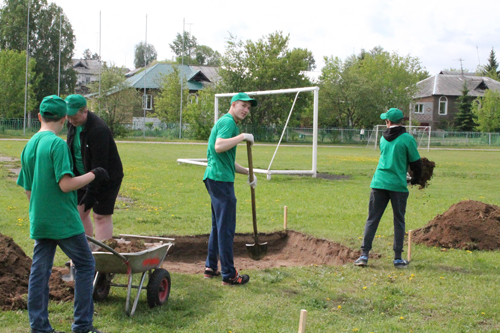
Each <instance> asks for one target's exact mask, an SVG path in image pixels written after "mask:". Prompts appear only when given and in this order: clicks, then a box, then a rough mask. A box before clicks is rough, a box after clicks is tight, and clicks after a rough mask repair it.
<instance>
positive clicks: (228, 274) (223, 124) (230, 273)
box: [203, 93, 257, 285]
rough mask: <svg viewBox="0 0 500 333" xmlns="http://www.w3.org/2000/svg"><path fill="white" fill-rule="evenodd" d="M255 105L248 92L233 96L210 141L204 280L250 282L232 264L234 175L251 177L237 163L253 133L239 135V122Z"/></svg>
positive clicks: (234, 218)
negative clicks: (219, 278) (209, 223)
mask: <svg viewBox="0 0 500 333" xmlns="http://www.w3.org/2000/svg"><path fill="white" fill-rule="evenodd" d="M256 105H257V101H256V100H255V99H253V98H250V97H249V96H248V95H247V94H245V93H238V94H236V95H234V96H233V98H232V99H231V107H230V109H229V112H228V113H227V114H225V115H224V116H222V117H221V118H220V119H219V120H218V121H217V123H216V124H215V125H214V127H213V128H212V132H211V134H210V138H209V139H208V149H207V160H208V161H207V169H206V170H205V175H204V176H203V182H204V183H205V187H206V188H207V191H208V194H209V195H210V199H211V206H212V229H211V232H210V238H209V240H208V255H207V260H206V263H205V274H204V277H205V278H207V279H210V278H213V277H216V276H220V275H221V273H222V285H241V284H245V283H247V282H248V281H249V280H250V277H249V276H248V275H247V274H239V273H238V272H237V271H236V269H235V268H234V262H233V241H234V233H235V230H236V196H235V195H234V176H235V172H237V173H241V174H244V175H249V171H248V169H246V168H244V167H242V166H241V165H239V164H238V163H236V146H237V145H238V143H240V142H242V141H247V142H251V143H252V144H253V141H254V139H253V135H252V134H249V133H242V134H240V133H239V130H238V127H236V123H237V122H239V121H242V120H243V119H245V117H246V116H247V115H248V113H250V108H251V107H252V106H256ZM249 183H250V182H249ZM256 185H257V178H256V177H255V175H253V182H251V183H250V186H252V187H253V188H255V186H256ZM217 257H219V259H220V265H221V271H220V272H219V271H218V269H217Z"/></svg>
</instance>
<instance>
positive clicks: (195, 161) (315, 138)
mask: <svg viewBox="0 0 500 333" xmlns="http://www.w3.org/2000/svg"><path fill="white" fill-rule="evenodd" d="M318 92H319V87H306V88H291V89H280V90H265V91H252V92H247V94H248V95H249V96H262V95H276V94H293V93H295V99H294V101H293V104H292V107H291V109H290V112H289V114H288V118H287V120H286V123H285V126H284V127H283V132H282V133H281V136H280V139H279V141H278V144H277V145H276V149H275V151H274V154H273V157H272V158H271V161H270V162H269V167H268V168H267V170H266V169H254V172H255V173H261V174H266V175H267V179H268V180H270V179H271V176H272V175H273V174H276V175H311V176H312V177H316V173H317V164H318ZM300 93H313V94H314V98H313V100H314V102H313V103H314V105H313V140H312V158H311V159H312V165H311V169H306V170H278V169H273V168H272V165H273V162H274V158H275V157H276V153H277V152H278V149H279V147H280V145H281V141H282V140H283V136H284V134H285V133H286V129H287V126H288V122H289V120H290V117H291V115H292V112H293V108H294V106H295V102H296V101H297V98H298V96H299V94H300ZM236 94H237V93H223V94H215V107H214V123H216V122H217V120H218V119H219V99H220V98H224V97H233V96H234V95H236ZM177 163H179V164H181V163H186V164H194V165H201V166H206V165H207V160H206V158H205V159H200V158H197V159H193V158H180V159H178V160H177Z"/></svg>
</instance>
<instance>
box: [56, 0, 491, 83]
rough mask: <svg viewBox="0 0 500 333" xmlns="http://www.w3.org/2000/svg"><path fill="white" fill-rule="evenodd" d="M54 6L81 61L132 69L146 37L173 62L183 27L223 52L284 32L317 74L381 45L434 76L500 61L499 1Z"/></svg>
mask: <svg viewBox="0 0 500 333" xmlns="http://www.w3.org/2000/svg"><path fill="white" fill-rule="evenodd" d="M48 2H51V0H48ZM52 2H54V3H56V4H57V5H58V6H60V7H61V8H62V9H63V12H64V14H65V15H66V16H67V18H68V19H69V21H70V22H71V24H72V26H73V30H74V34H75V36H76V46H75V54H74V58H81V57H83V56H82V54H83V51H84V50H85V49H90V50H91V52H92V53H99V46H100V54H101V57H102V59H103V60H104V61H106V62H107V63H108V64H109V63H113V64H115V65H117V66H125V67H128V68H130V69H133V68H134V51H135V46H136V45H137V44H138V43H140V42H144V41H145V40H146V38H147V43H148V44H152V45H153V46H154V47H155V49H156V51H157V53H158V60H172V59H173V57H174V53H173V52H172V51H171V49H170V46H169V44H172V42H173V41H174V39H175V37H176V35H177V34H178V33H182V31H183V29H184V30H185V31H187V32H190V33H191V34H192V35H193V36H194V37H196V39H197V41H198V44H199V45H207V46H210V47H211V48H212V49H214V50H217V51H219V52H220V53H221V54H223V53H224V50H225V45H226V42H227V41H228V40H229V37H230V35H233V36H236V37H237V38H238V39H240V40H242V41H247V40H252V41H253V42H256V41H257V40H259V39H261V38H264V37H265V36H267V35H269V34H271V33H274V32H276V31H282V32H283V34H285V35H289V37H290V44H289V47H290V48H306V49H308V50H309V51H311V52H312V53H313V56H314V58H315V60H316V65H317V69H316V71H320V70H321V68H322V67H323V66H324V60H323V59H324V57H339V58H340V59H343V60H345V59H346V58H347V57H349V56H351V55H353V54H359V52H360V51H361V50H362V49H365V50H367V51H369V50H371V49H372V48H374V47H376V46H381V47H382V48H384V50H386V51H389V52H396V53H398V54H399V55H402V56H406V55H410V56H412V57H416V58H418V59H419V60H420V62H421V64H422V66H423V67H425V69H427V71H429V73H430V74H431V75H434V74H437V73H439V71H441V70H443V69H449V68H454V69H460V68H461V67H462V68H463V69H464V70H471V71H474V70H476V68H477V66H478V65H485V64H486V63H487V60H488V57H489V55H490V51H491V49H492V47H493V48H494V49H495V52H496V53H497V60H499V61H500V53H498V51H500V20H499V19H498V9H499V7H500V5H498V0H483V1H480V2H479V1H478V2H472V1H464V0H432V1H431V0H419V1H413V0H359V1H357V0H350V1H338V0H337V1H332V0H309V1H304V2H302V1H290V0H287V1H283V0H266V1H264V0H253V1H248V2H246V1H221V0H212V1H206V0H205V1H199V0H191V1H175V2H174V1H165V0H142V1H138V0H134V1H132V0H99V1H97V0H86V1H83V2H82V1H74V0H52ZM146 18H147V19H146ZM99 32H100V33H99ZM99 36H100V38H101V42H100V43H99Z"/></svg>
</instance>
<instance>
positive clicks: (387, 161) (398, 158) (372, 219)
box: [354, 108, 422, 268]
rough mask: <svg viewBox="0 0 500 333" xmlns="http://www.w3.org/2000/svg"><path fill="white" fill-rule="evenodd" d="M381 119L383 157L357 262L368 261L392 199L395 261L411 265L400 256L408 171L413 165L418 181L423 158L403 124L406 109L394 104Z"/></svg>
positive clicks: (373, 181)
mask: <svg viewBox="0 0 500 333" xmlns="http://www.w3.org/2000/svg"><path fill="white" fill-rule="evenodd" d="M380 119H384V120H385V123H386V125H387V129H386V130H385V131H384V133H383V137H382V138H381V139H380V159H379V161H378V166H377V170H376V171H375V174H374V175H373V179H372V183H371V185H370V187H371V188H372V191H371V194H370V203H369V207H368V219H367V220H366V225H365V231H364V237H363V244H362V245H361V250H362V254H361V256H360V257H359V258H358V259H357V260H356V261H355V262H354V265H356V266H367V265H368V257H369V252H370V250H371V249H372V242H373V238H374V237H375V233H376V232H377V228H378V224H379V222H380V219H381V218H382V215H383V214H384V211H385V208H386V207H387V204H388V203H389V201H391V205H392V210H393V213H394V245H393V249H394V262H393V263H394V267H396V268H403V267H406V266H407V265H408V261H406V260H404V259H402V258H401V253H402V252H403V243H404V237H405V213H406V201H407V200H408V195H409V192H408V187H407V186H408V185H407V180H406V173H407V170H408V166H410V169H411V170H412V172H413V177H412V178H411V180H410V181H411V184H412V185H414V184H418V182H419V181H420V176H421V174H422V162H421V160H420V154H419V153H418V150H417V143H416V142H415V139H414V138H413V136H411V135H410V134H408V133H406V128H405V127H404V126H402V125H401V121H402V120H403V112H401V110H399V109H396V108H392V109H389V111H387V112H385V113H382V114H381V115H380Z"/></svg>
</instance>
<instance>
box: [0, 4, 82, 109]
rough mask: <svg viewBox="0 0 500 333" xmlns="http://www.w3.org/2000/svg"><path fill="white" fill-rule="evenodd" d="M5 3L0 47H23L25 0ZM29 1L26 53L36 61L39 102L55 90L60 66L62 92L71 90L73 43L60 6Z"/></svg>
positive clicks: (0, 19) (0, 17)
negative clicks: (27, 48)
mask: <svg viewBox="0 0 500 333" xmlns="http://www.w3.org/2000/svg"><path fill="white" fill-rule="evenodd" d="M4 3H5V5H4V6H3V7H2V8H1V9H0V49H3V50H7V49H10V50H16V51H19V52H21V51H25V50H26V30H27V29H26V28H27V26H26V24H27V22H26V17H27V14H28V7H27V5H28V0H5V1H4ZM29 3H30V17H29V21H30V33H29V38H28V44H29V55H30V58H34V59H35V61H36V64H35V68H34V73H35V80H36V81H38V82H39V84H38V87H36V90H35V94H36V99H37V101H38V102H41V101H42V99H43V98H44V97H45V96H47V95H52V94H54V92H57V91H58V81H59V70H60V74H61V75H60V89H61V94H68V93H72V92H73V91H74V88H75V83H76V73H75V71H74V70H73V67H72V65H71V64H72V62H71V58H72V56H73V50H74V47H75V46H74V43H75V36H74V34H73V28H72V26H71V23H70V22H69V21H68V19H67V18H66V16H65V15H64V13H63V11H62V9H61V7H59V6H57V5H55V4H54V3H51V4H47V0H32V1H29ZM60 36H61V38H60ZM59 44H60V45H61V46H60V50H59ZM59 51H60V52H59ZM59 54H60V56H59ZM59 60H60V66H59Z"/></svg>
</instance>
